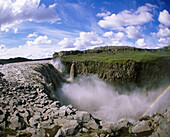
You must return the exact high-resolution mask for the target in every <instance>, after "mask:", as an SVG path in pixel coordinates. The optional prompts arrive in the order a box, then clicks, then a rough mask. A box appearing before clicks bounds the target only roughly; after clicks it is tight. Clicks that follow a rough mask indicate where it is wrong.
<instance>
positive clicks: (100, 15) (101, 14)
mask: <svg viewBox="0 0 170 137" xmlns="http://www.w3.org/2000/svg"><path fill="white" fill-rule="evenodd" d="M110 14H111V13H110V12H109V11H107V12H106V13H104V12H102V13H97V15H96V16H97V17H106V16H109V15H110Z"/></svg>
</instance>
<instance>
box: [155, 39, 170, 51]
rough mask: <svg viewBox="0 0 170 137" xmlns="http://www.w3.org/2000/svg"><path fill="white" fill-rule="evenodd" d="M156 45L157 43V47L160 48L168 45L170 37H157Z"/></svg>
mask: <svg viewBox="0 0 170 137" xmlns="http://www.w3.org/2000/svg"><path fill="white" fill-rule="evenodd" d="M157 45H158V46H157V48H162V47H164V46H168V45H170V37H166V38H159V40H158V44H157Z"/></svg>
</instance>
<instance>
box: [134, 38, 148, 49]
mask: <svg viewBox="0 0 170 137" xmlns="http://www.w3.org/2000/svg"><path fill="white" fill-rule="evenodd" d="M136 45H137V47H139V48H145V47H146V43H145V40H144V39H138V40H137V41H136Z"/></svg>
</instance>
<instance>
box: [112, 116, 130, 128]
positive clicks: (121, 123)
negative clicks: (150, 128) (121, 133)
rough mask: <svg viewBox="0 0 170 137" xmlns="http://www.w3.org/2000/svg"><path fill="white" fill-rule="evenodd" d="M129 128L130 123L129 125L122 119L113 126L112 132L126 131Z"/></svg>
mask: <svg viewBox="0 0 170 137" xmlns="http://www.w3.org/2000/svg"><path fill="white" fill-rule="evenodd" d="M130 126H132V123H130V122H129V121H128V120H127V119H122V120H120V121H119V122H117V123H116V124H114V125H113V130H114V131H118V130H126V129H128V128H129V127H130Z"/></svg>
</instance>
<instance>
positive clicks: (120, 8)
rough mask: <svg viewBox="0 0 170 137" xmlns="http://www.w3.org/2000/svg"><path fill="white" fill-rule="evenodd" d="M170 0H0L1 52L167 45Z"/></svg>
mask: <svg viewBox="0 0 170 137" xmlns="http://www.w3.org/2000/svg"><path fill="white" fill-rule="evenodd" d="M169 7H170V1H169V0H22V1H21V0H0V58H11V57H27V58H46V57H52V54H53V53H54V52H55V51H61V50H83V49H90V48H94V47H96V46H105V45H109V46H111V45H112V46H132V47H134V46H135V47H139V48H161V47H163V46H168V45H170V28H169V27H170V8H169Z"/></svg>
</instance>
